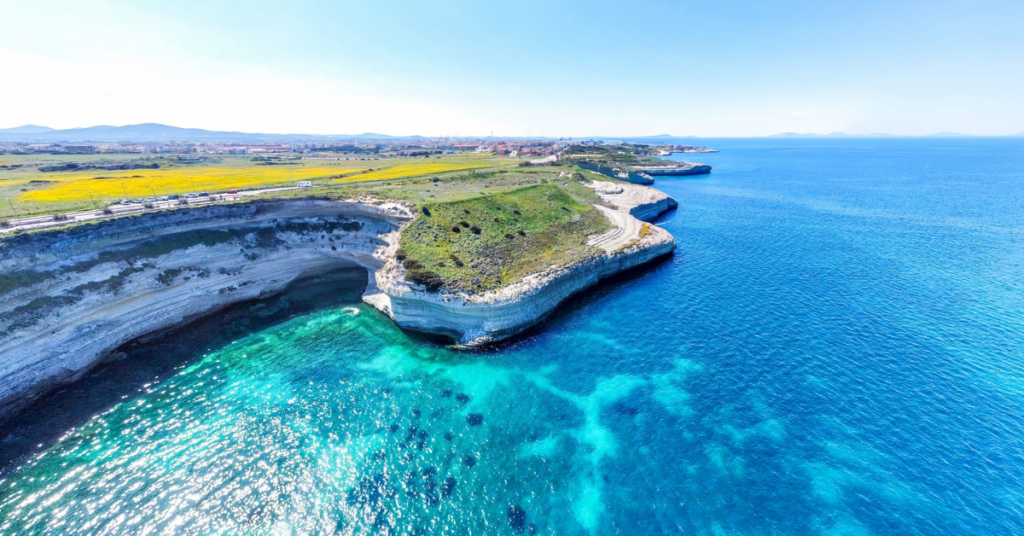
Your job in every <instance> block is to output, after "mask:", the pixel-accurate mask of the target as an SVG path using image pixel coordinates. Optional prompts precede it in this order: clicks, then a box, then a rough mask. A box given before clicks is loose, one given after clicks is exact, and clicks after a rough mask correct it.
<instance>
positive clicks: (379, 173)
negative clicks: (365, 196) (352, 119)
mask: <svg viewBox="0 0 1024 536" xmlns="http://www.w3.org/2000/svg"><path fill="white" fill-rule="evenodd" d="M493 165H494V163H493V162H486V161H479V162H412V163H409V164H398V165H395V166H391V167H389V168H384V169H379V170H376V171H371V172H369V173H362V174H358V175H352V176H349V177H345V178H342V179H336V180H337V181H341V182H353V181H376V180H384V179H398V178H401V177H414V176H417V175H429V174H431V173H449V172H452V171H466V170H470V169H479V168H485V167H491V166H493Z"/></svg>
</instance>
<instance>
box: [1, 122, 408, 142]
mask: <svg viewBox="0 0 1024 536" xmlns="http://www.w3.org/2000/svg"><path fill="white" fill-rule="evenodd" d="M384 138H398V137H395V136H388V135H386V134H374V133H370V132H367V133H365V134H357V135H316V134H253V133H247V132H221V131H216V130H203V129H201V128H179V127H172V126H168V125H161V124H159V123H143V124H141V125H126V126H123V127H112V126H106V125H103V126H96V127H88V128H70V129H66V130H54V129H52V128H49V127H42V126H37V125H25V126H21V127H15V128H7V129H0V141H8V142H37V143H39V142H43V143H54V142H71V143H84V142H122V143H124V142H129V143H130V142H163V141H168V142H169V141H179V142H188V141H194V142H233V143H275V142H301V141H336V140H352V139H384ZM413 138H421V136H406V137H401V138H400V139H413Z"/></svg>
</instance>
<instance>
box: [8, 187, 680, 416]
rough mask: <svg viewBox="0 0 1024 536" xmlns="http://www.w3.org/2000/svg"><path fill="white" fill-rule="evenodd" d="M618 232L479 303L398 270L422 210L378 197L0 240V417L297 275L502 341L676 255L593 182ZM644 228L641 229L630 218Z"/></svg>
mask: <svg viewBox="0 0 1024 536" xmlns="http://www.w3.org/2000/svg"><path fill="white" fill-rule="evenodd" d="M593 186H594V187H595V190H596V191H597V193H598V194H599V195H600V197H601V198H602V200H603V201H604V202H605V204H606V205H608V206H598V209H599V210H601V211H602V212H603V213H605V214H606V215H607V216H608V217H609V219H610V220H611V221H612V222H613V223H614V228H613V229H612V230H611V231H609V232H608V233H604V234H602V235H600V236H595V237H592V238H591V240H590V243H591V245H594V246H596V247H598V248H601V250H603V251H604V254H601V255H596V256H594V257H592V258H590V259H588V260H586V261H583V262H580V263H577V264H573V265H570V266H562V267H558V266H552V267H550V268H549V269H547V270H544V271H542V272H540V273H537V274H533V275H530V276H528V277H525V278H523V279H521V280H519V281H517V282H515V283H512V284H510V285H507V286H505V287H503V288H501V289H499V290H496V291H492V292H488V293H485V294H481V295H466V294H458V295H452V294H443V293H429V292H426V290H425V289H423V288H420V287H418V286H416V285H412V284H410V283H408V282H406V281H405V280H404V279H403V278H402V275H403V274H404V269H403V268H402V267H401V264H400V263H398V262H397V261H396V260H395V259H394V253H395V251H396V250H397V248H398V237H399V232H400V230H401V228H402V226H403V225H405V224H406V223H407V222H409V221H411V220H412V219H413V218H414V217H415V215H416V212H415V211H414V210H413V208H412V207H411V206H408V205H404V204H400V203H390V202H382V201H378V200H372V199H354V200H349V201H327V200H313V199H297V200H276V201H256V202H250V203H243V204H234V205H220V206H210V207H202V208H190V209H182V210H175V211H167V212H158V213H150V214H144V215H138V216H131V217H124V218H117V219H112V220H107V221H103V222H99V223H95V224H88V225H82V226H78V227H72V228H67V229H59V230H52V231H44V232H37V233H28V234H23V235H20V236H11V237H8V238H5V239H4V240H3V241H2V242H0V419H3V418H5V417H7V416H9V415H11V414H12V413H14V412H16V411H17V410H19V409H20V408H22V407H24V406H25V405H27V404H28V403H29V402H31V401H32V400H33V399H34V398H35V397H37V396H39V395H40V394H42V393H44V392H46V391H47V390H49V389H52V388H53V387H54V386H56V385H59V384H61V383H65V382H69V381H74V380H75V379H77V378H79V377H80V376H81V375H83V374H84V373H85V372H86V371H88V370H89V369H90V368H91V367H92V366H94V365H95V364H96V363H98V362H100V361H101V360H103V359H104V358H105V357H106V356H108V355H109V354H110V353H111V352H112V351H113V350H114V349H116V348H118V347H119V346H121V345H122V344H124V343H126V342H128V341H131V340H133V339H136V338H139V337H141V336H143V335H147V334H150V333H154V332H159V331H162V330H166V329H169V328H173V327H176V326H179V325H181V324H183V323H185V322H187V321H189V320H191V319H194V318H197V317H199V316H202V315H206V314H209V313H211V312H213V311H216V310H218V309H221V308H223V307H226V306H228V305H230V304H232V303H237V302H240V301H244V300H249V299H253V298H260V297H265V296H268V295H271V294H274V293H277V292H280V291H281V290H283V289H284V288H285V287H286V286H287V285H288V284H289V283H291V282H293V281H295V280H296V279H298V278H300V277H301V276H303V275H307V274H313V273H318V272H321V271H327V270H331V269H333V268H337V267H341V266H360V267H363V268H365V269H366V270H367V272H368V274H369V278H368V279H369V283H368V285H367V289H366V292H365V294H364V296H363V299H364V300H365V301H366V302H367V303H369V304H371V305H373V306H374V307H376V308H377V309H379V310H381V311H383V312H384V313H385V314H387V315H388V316H390V317H391V318H393V319H394V320H395V322H396V323H397V324H398V325H399V326H401V327H402V328H406V329H412V330H417V331H424V332H429V333H436V334H442V335H446V336H449V337H451V338H452V339H454V340H456V341H457V342H459V343H460V344H465V345H480V344H485V343H488V342H493V341H497V340H500V339H503V338H506V337H509V336H511V335H514V334H516V333H519V332H521V331H523V330H524V329H526V328H528V327H530V326H532V325H534V324H536V323H537V322H538V321H540V320H541V319H542V318H543V317H544V316H546V315H547V314H549V313H550V312H551V311H552V310H554V309H555V308H556V307H557V306H558V304H559V303H561V302H562V301H563V300H565V299H566V298H567V297H569V296H570V295H572V294H574V293H576V292H579V291H580V290H582V289H584V288H587V287H589V286H591V285H593V284H594V283H596V282H597V281H598V280H600V279H601V278H603V277H606V276H609V275H612V274H615V273H617V272H620V271H623V270H626V269H629V268H632V267H634V266H637V265H640V264H642V263H644V262H647V261H649V260H651V259H653V258H655V257H658V256H660V255H664V254H666V253H668V252H670V251H672V250H673V249H674V247H675V241H674V240H673V238H672V236H671V235H670V234H669V233H668V232H667V231H664V230H662V229H660V228H658V227H656V226H654V225H651V224H646V223H643V222H641V221H640V219H653V218H655V217H657V215H658V214H661V213H662V212H664V211H665V210H667V209H669V208H670V207H672V206H675V201H674V200H673V199H671V198H670V197H668V196H666V195H664V194H662V193H661V192H659V191H657V190H654V189H652V188H647V187H644V186H637V185H632V184H612V183H607V182H594V183H593ZM638 218H639V219H638Z"/></svg>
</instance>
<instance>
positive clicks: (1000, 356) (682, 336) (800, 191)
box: [0, 138, 1024, 535]
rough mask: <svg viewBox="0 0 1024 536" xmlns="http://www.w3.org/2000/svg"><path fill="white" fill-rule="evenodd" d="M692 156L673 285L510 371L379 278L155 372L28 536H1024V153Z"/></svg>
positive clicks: (92, 431)
mask: <svg viewBox="0 0 1024 536" xmlns="http://www.w3.org/2000/svg"><path fill="white" fill-rule="evenodd" d="M680 141H683V142H684V143H693V144H706V145H708V146H711V147H714V148H717V149H720V150H721V153H718V154H708V155H677V156H678V157H680V158H681V159H686V160H697V161H703V162H706V163H709V164H712V165H713V166H714V172H713V173H712V174H711V175H710V176H703V177H688V178H659V179H658V182H657V185H656V186H657V187H658V188H660V189H661V190H663V191H665V192H667V193H669V194H670V195H672V196H674V197H675V198H676V199H678V200H679V203H680V207H679V209H678V210H677V211H675V212H673V213H671V214H669V215H667V216H666V217H665V218H664V219H663V220H662V221H660V223H659V224H660V225H662V226H663V227H665V228H666V229H668V230H669V231H670V232H671V233H672V234H673V235H674V236H675V237H676V240H677V243H678V249H677V251H676V253H675V254H674V255H673V256H672V257H669V258H667V259H665V260H663V261H661V262H658V263H656V264H655V265H653V266H650V267H647V268H643V269H640V270H636V271H633V272H630V273H628V274H625V275H623V276H619V277H616V278H614V279H613V280H610V281H607V282H605V283H603V284H601V285H600V286H598V287H596V288H594V289H591V290H589V291H587V292H585V293H584V294H582V295H580V296H578V297H576V298H574V299H572V300H571V301H570V302H569V303H567V304H566V305H565V306H563V307H562V308H560V309H559V310H558V312H557V314H556V315H555V316H554V317H553V318H551V319H550V320H549V321H547V322H545V323H543V324H542V325H541V326H539V327H538V328H536V329H534V330H532V331H531V332H529V333H528V334H527V336H525V337H523V338H521V339H518V340H516V341H514V342H512V343H509V344H505V345H503V346H500V347H498V348H495V349H492V350H488V351H481V352H460V351H453V350H451V349H448V348H446V347H445V346H444V345H442V344H438V343H437V342H436V341H431V340H427V339H424V338H422V337H416V336H411V335H408V334H406V333H403V332H402V331H401V330H399V329H397V328H396V327H395V326H394V325H393V324H392V323H390V322H389V321H388V320H387V319H386V318H384V317H383V316H381V315H380V314H378V313H376V312H375V311H373V310H372V309H369V308H368V307H366V306H363V305H361V304H359V303H358V301H357V298H356V297H357V296H358V293H359V290H360V289H359V288H358V287H359V285H360V284H361V282H362V281H363V279H362V278H361V277H360V276H359V275H358V273H356V274H352V273H348V274H347V275H345V276H344V277H341V278H340V279H334V280H331V281H326V282H325V281H321V282H320V283H319V285H320V287H319V288H318V289H313V290H310V289H309V288H305V289H293V292H292V294H289V295H286V296H282V297H279V298H275V299H273V300H270V301H268V302H265V303H262V304H250V305H247V306H245V307H241V308H238V309H236V310H235V311H234V312H233V313H232V314H226V315H220V316H218V317H214V318H213V319H209V320H207V321H205V323H200V324H199V325H197V326H194V327H193V328H191V329H190V330H188V331H187V332H185V333H179V334H177V335H173V336H171V335H169V336H167V337H165V338H163V339H160V340H157V341H153V342H148V343H144V344H140V345H138V346H137V347H134V348H131V349H129V350H130V351H129V354H130V355H129V357H128V358H127V359H125V360H123V361H120V362H116V363H112V364H110V365H106V366H104V367H103V368H101V369H100V370H98V371H97V372H96V374H94V375H93V376H92V377H90V378H88V379H86V380H85V381H84V382H83V383H82V384H81V385H79V386H76V387H73V388H71V389H68V390H66V391H65V392H64V393H61V394H58V395H55V396H54V397H52V398H51V399H49V400H48V401H43V402H41V403H40V404H37V405H36V406H34V407H33V408H32V409H31V410H30V412H29V413H28V414H26V416H25V417H23V418H22V419H20V420H19V421H18V422H15V423H12V424H10V425H9V426H8V427H7V429H6V430H3V431H0V432H2V433H0V441H2V445H0V446H3V447H4V448H10V449H14V450H15V451H16V450H17V448H18V446H19V445H21V447H25V445H27V444H29V443H31V444H32V448H28V449H27V450H25V449H24V448H23V452H22V454H21V457H20V458H18V459H17V461H16V462H15V463H14V464H12V465H10V466H9V467H8V469H7V470H6V472H5V473H4V474H3V476H2V481H0V534H12V535H14V534H61V535H64V534H125V535H128V534H130V535H141V534H196V535H206V534H252V535H263V534H266V535H271V534H273V535H277V534H408V535H413V534H424V535H426V534H452V535H456V534H458V535H462V534H467V535H468V534H478V535H485V534H517V533H521V534H534V533H536V534H559V535H577V534H579V535H589V534H594V535H606V534H623V535H661V534H707V535H760V534H801V535H803V534H830V535H858V534H900V535H903V534H921V535H924V534H927V535H957V534H1022V533H1024V139H1009V138H1007V139H803V140H801V139H797V140H788V139H752V140H737V139H731V140H685V141H684V140H680ZM325 288H333V289H335V290H338V292H335V293H327V292H326V291H325V290H324V289H325ZM311 296H312V297H311ZM304 300H305V301H304ZM311 300H312V301H311ZM311 304H312V305H311ZM298 305H301V307H299V306H298ZM293 306H294V307H293ZM119 389H120V390H119ZM41 429H42V430H41ZM37 438H42V439H37ZM36 443H39V444H42V447H35V446H34V445H35V444H36ZM5 461H6V459H5Z"/></svg>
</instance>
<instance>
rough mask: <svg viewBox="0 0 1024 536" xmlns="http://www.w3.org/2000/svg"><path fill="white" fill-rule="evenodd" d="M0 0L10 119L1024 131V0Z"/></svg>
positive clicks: (718, 132) (682, 132)
mask: <svg viewBox="0 0 1024 536" xmlns="http://www.w3.org/2000/svg"><path fill="white" fill-rule="evenodd" d="M211 4H212V3H207V2H198V1H194V0H185V1H180V2H174V3H167V2H156V1H151V0H143V1H133V2H127V1H116V0H100V1H94V2H88V5H86V3H85V2H70V1H66V0H65V1H50V0H41V1H33V2H16V1H13V0H0V13H3V14H4V16H3V17H0V67H2V68H3V71H4V72H5V74H6V76H5V79H6V83H4V84H0V102H3V103H4V104H5V106H4V113H3V114H2V115H0V128H8V127H15V126H20V125H23V124H37V125H45V126H49V127H53V128H61V129H62V128H73V127H88V126H93V125H100V124H108V125H125V124H137V123H147V122H156V123H164V124H169V125H176V126H181V127H191V128H204V129H210V130H227V131H244V132H267V133H306V134H358V133H362V132H379V133H384V134H391V135H411V134H420V135H425V136H437V135H450V136H458V135H461V136H469V135H488V134H490V133H494V135H496V136H575V137H580V136H593V135H607V136H623V137H627V136H641V135H654V134H660V133H671V134H673V135H679V136H686V135H696V136H703V137H713V136H761V135H771V134H776V133H781V132H787V131H788V132H817V133H822V134H824V133H829V132H837V131H841V132H847V133H864V134H867V133H873V132H886V133H889V134H897V135H923V134H930V133H935V132H942V131H953V132H962V133H967V134H974V135H1006V134H1017V133H1020V132H1021V131H1024V99H1021V98H1020V95H1022V94H1024V32H1021V31H1020V21H1021V20H1024V3H1021V2H1015V1H998V0H982V1H979V2H973V3H964V2H953V1H948V0H941V1H938V2H926V1H921V0H912V1H907V2H900V3H891V2H881V1H876V0H867V1H862V2H856V3H839V2H812V1H807V0H795V1H786V2H768V3H764V2H755V1H749V0H742V1H727V2H710V1H704V0H701V1H692V2H652V1H639V2H630V3H624V2H603V1H601V2H587V3H583V2H568V3H560V4H558V5H552V4H549V3H544V2H535V1H527V2H520V3H515V4H492V3H488V2H466V1H461V0H460V1H448V2H441V3H436V4H433V5H427V4H426V3H413V2H399V1H380V2H361V3H348V2H346V3H329V2H321V1H312V0H298V1H295V2H289V3H280V2H252V1H250V2H238V1H228V2H218V3H216V5H211Z"/></svg>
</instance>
